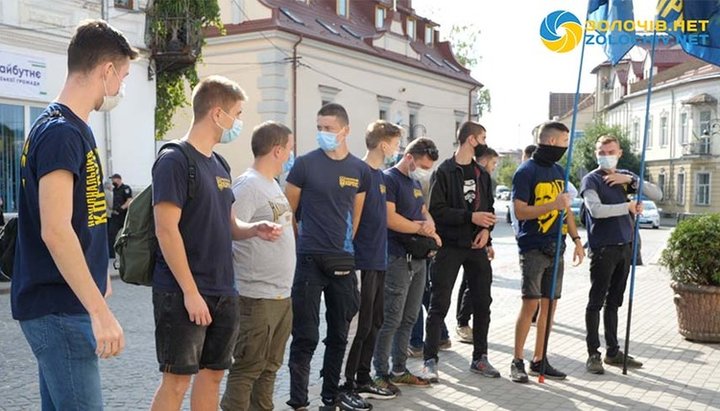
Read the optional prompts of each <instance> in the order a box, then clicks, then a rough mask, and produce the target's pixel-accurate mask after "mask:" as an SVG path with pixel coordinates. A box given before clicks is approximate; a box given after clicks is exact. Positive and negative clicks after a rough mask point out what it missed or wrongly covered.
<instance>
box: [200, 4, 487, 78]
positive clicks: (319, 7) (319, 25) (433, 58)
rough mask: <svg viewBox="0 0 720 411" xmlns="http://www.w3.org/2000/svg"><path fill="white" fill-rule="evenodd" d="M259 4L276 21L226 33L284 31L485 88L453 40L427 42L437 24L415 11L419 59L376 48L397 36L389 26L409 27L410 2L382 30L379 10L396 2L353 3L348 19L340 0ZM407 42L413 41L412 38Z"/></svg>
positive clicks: (415, 47)
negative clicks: (458, 53)
mask: <svg viewBox="0 0 720 411" xmlns="http://www.w3.org/2000/svg"><path fill="white" fill-rule="evenodd" d="M259 1H260V2H261V3H262V4H263V5H265V6H267V7H269V8H271V9H272V17H271V18H269V19H263V20H252V21H246V22H242V23H240V24H226V25H225V30H226V33H227V35H233V34H241V33H251V32H258V31H269V30H279V31H284V32H287V33H292V34H295V35H300V36H303V37H307V38H312V39H314V40H317V41H322V42H325V43H329V44H333V45H336V46H338V47H343V48H348V49H352V50H355V51H359V52H362V53H366V54H370V55H373V56H377V57H379V58H384V59H388V60H392V61H394V62H397V63H401V64H404V65H407V66H411V67H415V68H418V69H422V70H425V71H429V72H432V73H434V74H438V75H441V76H444V77H448V78H452V79H455V80H460V81H463V82H465V83H468V84H470V85H473V86H479V87H482V84H481V83H480V82H478V81H477V80H475V79H474V78H473V77H472V76H471V75H470V70H468V69H467V68H465V67H463V66H462V65H461V64H460V63H458V61H457V60H456V58H455V56H454V55H453V53H452V49H451V46H450V44H449V43H448V42H438V41H436V42H435V44H434V47H429V46H427V45H426V44H425V42H424V38H423V37H424V31H425V30H424V27H425V25H426V24H431V25H433V26H436V24H435V23H433V22H432V21H430V20H428V19H425V18H422V17H420V16H417V15H415V14H414V12H412V17H414V18H415V19H416V33H417V34H416V39H415V41H411V42H410V47H411V48H412V49H413V50H414V51H415V52H417V53H418V54H419V55H420V59H419V60H417V59H413V58H410V57H407V56H405V55H402V54H398V53H395V52H392V51H390V50H385V49H383V48H379V47H374V46H373V45H372V44H373V40H374V39H378V38H381V37H382V36H397V35H398V34H396V33H391V32H390V24H391V23H392V21H393V19H396V20H399V21H400V22H401V23H402V26H403V30H404V29H405V18H404V16H405V15H407V14H409V11H410V10H412V9H410V8H409V7H408V6H409V1H408V0H400V1H398V11H395V12H393V11H392V10H391V9H390V8H388V9H387V18H386V19H385V25H384V27H382V28H380V29H376V28H375V6H376V5H384V6H387V7H390V6H391V3H392V2H391V1H390V0H362V1H353V0H350V1H348V3H349V6H350V9H349V17H347V18H346V17H343V16H338V15H337V13H336V11H335V7H336V6H335V5H336V0H310V4H306V3H305V2H301V1H297V0H259ZM281 9H282V10H281ZM288 12H289V13H288ZM401 15H403V16H401ZM290 16H292V17H290ZM293 17H294V18H293ZM295 20H297V21H295ZM298 21H300V23H299V22H298ZM206 35H207V36H208V37H217V36H219V35H220V33H219V32H218V31H217V30H214V29H210V30H208V31H207V33H206ZM435 36H436V37H437V31H436V32H435ZM358 37H359V38H358ZM405 40H406V41H410V40H409V39H408V38H405Z"/></svg>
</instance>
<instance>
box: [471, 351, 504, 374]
mask: <svg viewBox="0 0 720 411" xmlns="http://www.w3.org/2000/svg"><path fill="white" fill-rule="evenodd" d="M470 371H471V372H474V373H475V374H480V375H482V376H483V377H488V378H500V372H499V371H498V370H496V369H495V367H493V366H492V364H490V361H488V358H487V355H486V354H483V355H482V357H480V359H479V360H476V361H473V362H471V363H470Z"/></svg>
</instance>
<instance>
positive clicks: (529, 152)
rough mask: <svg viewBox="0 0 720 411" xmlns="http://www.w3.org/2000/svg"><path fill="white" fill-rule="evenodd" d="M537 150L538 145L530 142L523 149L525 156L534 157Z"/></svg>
mask: <svg viewBox="0 0 720 411" xmlns="http://www.w3.org/2000/svg"><path fill="white" fill-rule="evenodd" d="M535 150H537V146H536V145H535V144H530V145H528V146H527V147H525V150H523V154H525V157H527V158H530V157H532V155H533V153H534V152H535Z"/></svg>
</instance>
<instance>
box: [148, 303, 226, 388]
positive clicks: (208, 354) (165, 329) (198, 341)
mask: <svg viewBox="0 0 720 411" xmlns="http://www.w3.org/2000/svg"><path fill="white" fill-rule="evenodd" d="M203 298H204V299H205V302H206V303H207V305H208V309H209V310H210V316H211V317H212V322H211V323H210V325H208V326H200V325H197V324H195V323H193V322H190V317H189V315H188V312H187V310H186V309H185V302H184V300H183V295H182V293H170V292H163V291H153V307H154V313H155V349H156V351H157V359H158V363H159V364H160V371H161V372H167V373H171V374H180V375H188V374H196V373H197V372H198V371H199V370H200V369H203V368H207V369H210V370H226V369H228V368H230V365H231V364H232V355H233V349H234V348H235V342H236V340H237V334H238V330H239V328H238V326H237V320H238V297H237V296H205V295H204V296H203Z"/></svg>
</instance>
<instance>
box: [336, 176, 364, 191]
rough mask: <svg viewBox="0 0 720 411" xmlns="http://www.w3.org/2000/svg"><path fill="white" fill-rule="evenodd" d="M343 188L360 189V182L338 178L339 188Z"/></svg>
mask: <svg viewBox="0 0 720 411" xmlns="http://www.w3.org/2000/svg"><path fill="white" fill-rule="evenodd" d="M343 187H355V188H360V180H358V179H357V178H352V177H343V176H340V188H343Z"/></svg>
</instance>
